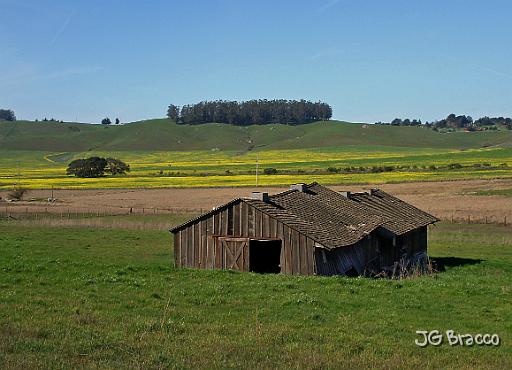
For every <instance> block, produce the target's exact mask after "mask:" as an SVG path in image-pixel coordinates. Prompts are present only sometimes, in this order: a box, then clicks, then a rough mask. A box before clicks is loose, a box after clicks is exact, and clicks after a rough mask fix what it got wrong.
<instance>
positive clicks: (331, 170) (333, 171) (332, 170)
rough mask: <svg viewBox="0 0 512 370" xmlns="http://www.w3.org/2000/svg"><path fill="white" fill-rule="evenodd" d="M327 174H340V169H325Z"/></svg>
mask: <svg viewBox="0 0 512 370" xmlns="http://www.w3.org/2000/svg"><path fill="white" fill-rule="evenodd" d="M327 172H330V173H338V172H340V169H339V168H336V167H327Z"/></svg>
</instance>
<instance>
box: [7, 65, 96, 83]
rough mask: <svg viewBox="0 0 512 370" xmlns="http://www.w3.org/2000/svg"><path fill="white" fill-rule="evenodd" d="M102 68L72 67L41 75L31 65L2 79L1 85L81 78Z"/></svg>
mask: <svg viewBox="0 0 512 370" xmlns="http://www.w3.org/2000/svg"><path fill="white" fill-rule="evenodd" d="M102 69H103V68H102V67H99V66H77V67H70V68H65V69H61V70H56V71H50V72H45V73H41V72H38V71H36V70H35V69H34V68H33V67H31V66H30V65H27V66H24V67H23V68H20V69H19V70H18V71H16V73H11V74H9V75H8V77H4V78H1V77H0V84H1V85H2V86H3V85H20V84H24V83H29V82H32V81H38V80H52V79H58V78H66V77H73V76H80V75H86V74H91V73H95V72H98V71H100V70H102Z"/></svg>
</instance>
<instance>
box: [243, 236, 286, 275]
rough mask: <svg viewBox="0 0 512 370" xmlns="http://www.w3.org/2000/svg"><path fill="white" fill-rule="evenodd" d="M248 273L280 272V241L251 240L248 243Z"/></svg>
mask: <svg viewBox="0 0 512 370" xmlns="http://www.w3.org/2000/svg"><path fill="white" fill-rule="evenodd" d="M249 271H252V272H258V273H271V274H272V273H273V274H278V273H280V272H281V240H251V241H250V242H249Z"/></svg>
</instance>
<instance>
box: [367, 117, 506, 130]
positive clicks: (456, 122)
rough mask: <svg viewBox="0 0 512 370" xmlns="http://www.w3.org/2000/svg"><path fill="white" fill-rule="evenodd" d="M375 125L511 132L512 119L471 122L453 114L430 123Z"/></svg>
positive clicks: (408, 121) (397, 121) (398, 121)
mask: <svg viewBox="0 0 512 370" xmlns="http://www.w3.org/2000/svg"><path fill="white" fill-rule="evenodd" d="M376 124H381V125H391V126H421V125H423V126H425V127H428V128H432V129H434V130H439V129H445V128H448V129H464V130H468V131H473V130H479V129H481V128H482V127H488V126H490V127H491V128H494V129H496V127H497V126H504V127H506V128H507V129H509V130H512V118H505V117H487V116H485V117H481V118H479V119H477V120H473V118H472V117H471V116H466V115H458V116H457V115H455V114H453V113H452V114H449V115H448V116H447V117H446V118H444V119H441V120H438V121H432V122H428V121H427V122H425V123H424V124H422V122H421V120H419V119H409V118H406V119H401V118H395V119H394V120H393V121H391V122H376Z"/></svg>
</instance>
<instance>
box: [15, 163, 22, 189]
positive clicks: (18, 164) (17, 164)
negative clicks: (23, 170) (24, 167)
mask: <svg viewBox="0 0 512 370" xmlns="http://www.w3.org/2000/svg"><path fill="white" fill-rule="evenodd" d="M16 168H17V170H16V172H17V173H18V183H17V184H16V186H18V187H19V186H20V182H21V175H20V161H17V162H16Z"/></svg>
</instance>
